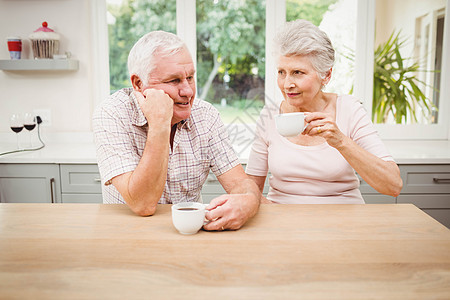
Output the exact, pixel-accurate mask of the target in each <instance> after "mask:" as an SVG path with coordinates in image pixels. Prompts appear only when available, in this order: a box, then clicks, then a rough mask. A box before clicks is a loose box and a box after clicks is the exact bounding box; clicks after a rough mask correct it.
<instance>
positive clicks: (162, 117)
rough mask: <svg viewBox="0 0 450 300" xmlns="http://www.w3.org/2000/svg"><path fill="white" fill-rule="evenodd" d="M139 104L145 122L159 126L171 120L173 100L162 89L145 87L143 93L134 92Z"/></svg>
mask: <svg viewBox="0 0 450 300" xmlns="http://www.w3.org/2000/svg"><path fill="white" fill-rule="evenodd" d="M134 95H135V96H136V98H137V100H138V102H139V106H140V107H141V110H142V112H143V113H144V116H145V118H146V119H147V122H148V123H149V126H150V125H153V126H161V124H167V122H169V126H170V122H171V120H172V115H173V100H172V98H170V97H169V95H167V94H166V93H165V92H164V91H163V90H156V89H152V88H149V89H145V90H144V91H143V93H140V92H136V91H135V92H134Z"/></svg>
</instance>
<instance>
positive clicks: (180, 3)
mask: <svg viewBox="0 0 450 300" xmlns="http://www.w3.org/2000/svg"><path fill="white" fill-rule="evenodd" d="M105 1H107V3H108V5H116V6H117V5H120V3H122V4H123V3H128V4H127V5H128V8H127V9H129V10H131V11H132V12H133V14H132V16H129V17H128V19H127V20H126V22H125V23H124V24H123V26H122V29H121V30H122V32H120V31H117V32H116V37H119V36H121V37H122V39H121V40H115V41H113V40H112V38H111V39H110V48H111V46H112V44H111V43H113V44H114V45H113V46H114V47H117V46H119V47H122V48H121V49H122V50H121V51H118V52H117V53H116V52H114V51H113V50H111V57H110V61H112V60H113V62H112V63H111V64H110V69H111V72H110V73H111V78H110V81H111V90H115V89H117V88H120V87H121V86H123V85H129V84H126V80H128V79H127V78H126V79H125V78H124V77H123V76H126V77H128V72H127V71H126V69H125V71H123V72H119V73H120V74H122V75H113V74H118V72H116V71H115V70H114V68H116V66H115V65H114V64H113V63H117V61H118V60H121V59H123V58H122V57H124V56H127V55H128V51H129V48H130V47H131V45H132V44H133V43H134V42H135V41H136V40H137V38H138V37H139V35H141V34H143V33H144V32H147V31H149V30H154V29H163V30H168V31H171V32H176V33H177V34H178V35H180V36H181V37H182V38H183V40H185V42H186V44H187V45H188V48H189V49H190V51H191V53H192V55H193V59H194V61H195V63H196V66H197V70H198V71H197V76H198V77H197V87H198V92H197V94H198V96H200V95H203V96H204V97H205V99H206V100H208V101H210V102H212V103H213V104H214V105H215V106H216V107H218V109H219V110H220V111H221V114H222V116H223V119H224V120H225V122H227V123H235V124H236V123H239V126H237V127H236V126H235V127H233V126H229V130H230V131H233V130H235V133H236V132H238V131H239V130H241V129H242V128H244V127H245V128H247V129H248V130H249V132H250V133H251V132H252V122H254V121H255V120H256V115H257V114H258V110H259V109H260V107H261V105H262V101H261V96H262V91H263V90H264V94H265V97H264V99H265V100H266V101H267V99H274V100H276V99H281V98H280V97H281V94H280V93H279V91H278V88H277V87H276V72H275V64H274V61H273V58H272V57H271V55H270V53H271V49H272V45H271V43H272V39H273V36H274V34H275V32H276V29H277V28H279V26H280V25H281V24H283V23H284V21H285V20H286V19H287V20H290V19H292V18H299V17H300V18H306V19H308V18H309V19H310V21H313V22H319V27H321V28H322V29H323V30H324V31H325V32H327V34H328V35H329V36H330V38H331V40H332V42H333V44H334V46H335V48H336V51H337V61H336V64H335V67H334V70H333V79H332V81H331V82H330V84H329V85H328V86H327V91H330V92H337V93H348V92H349V91H350V90H351V89H352V87H353V94H355V95H356V96H357V97H359V98H360V99H361V100H362V101H363V103H364V106H365V107H366V109H367V111H368V113H369V114H375V113H376V112H377V111H376V109H377V108H376V107H374V105H373V98H374V96H373V95H374V90H376V89H374V61H375V60H374V59H375V55H376V54H375V51H376V49H377V47H378V46H380V45H382V44H383V42H386V37H387V38H388V37H389V36H390V34H391V33H392V32H394V30H395V32H398V31H400V32H402V36H403V35H404V36H405V37H407V41H408V42H407V43H405V45H408V47H409V48H405V49H403V50H402V51H403V52H402V55H403V56H404V57H409V58H414V59H415V60H411V62H412V63H414V62H416V63H419V64H421V65H420V68H421V69H423V68H425V69H427V70H431V69H433V70H440V71H439V72H425V73H421V72H415V76H416V77H417V78H419V79H420V80H421V81H424V82H425V83H426V85H425V86H421V90H422V91H423V92H424V94H426V95H427V97H428V98H429V99H430V101H431V102H432V103H433V104H434V106H432V109H431V111H430V112H428V114H425V115H424V114H423V111H424V109H425V110H426V107H425V108H424V107H418V108H417V116H420V117H418V120H417V121H412V118H411V117H412V116H411V113H409V112H408V113H407V114H406V116H407V118H406V121H405V120H403V121H402V122H401V123H400V124H397V123H396V122H395V117H394V116H393V115H392V116H389V117H388V118H387V122H383V123H380V124H376V127H377V129H378V131H379V132H380V135H381V137H382V138H384V139H448V138H449V121H448V118H446V117H445V116H447V115H448V114H449V113H450V95H449V93H450V92H449V86H448V84H447V85H446V84H444V82H448V78H449V72H450V61H449V58H448V56H446V55H443V54H445V53H447V52H448V51H449V50H448V49H449V43H450V38H449V36H450V33H449V31H450V29H449V27H450V25H449V22H447V20H445V19H446V18H445V17H446V15H447V14H448V2H449V0H430V1H418V2H417V1H414V0H396V1H388V0H376V1H371V0H358V1H357V0H286V1H277V0H248V1H250V2H251V5H246V6H245V7H242V3H243V2H245V3H247V1H237V0H210V1H209V0H197V1H196V0H165V1H158V0H155V1H149V0H134V1H129V0H122V1H121V0H105ZM311 6H315V7H318V8H319V11H321V13H319V14H315V15H317V16H318V17H317V18H316V17H314V18H313V14H311V13H308V14H306V15H302V13H305V12H306V11H307V9H309V8H310V7H311ZM91 8H92V11H93V17H94V20H95V21H96V22H93V32H94V38H93V41H94V47H95V43H97V46H98V47H95V49H99V50H98V53H96V54H95V55H94V59H95V63H96V64H98V65H96V66H94V70H97V71H96V72H94V73H95V74H94V76H96V78H100V81H101V82H100V83H99V84H98V85H96V86H95V87H94V89H98V90H97V91H94V93H95V94H96V95H102V93H103V94H104V93H105V92H104V91H102V90H101V89H102V86H105V84H103V81H106V79H105V78H108V75H106V76H105V74H104V73H105V70H106V69H107V68H106V67H103V68H102V66H104V65H105V64H104V63H103V61H104V57H105V56H106V57H107V55H105V54H106V53H107V48H105V46H104V45H103V43H102V41H103V40H106V37H107V36H108V31H107V30H105V29H104V27H103V26H106V25H104V24H103V23H105V24H106V17H105V10H106V5H105V2H102V1H92V2H91ZM325 8H326V9H325ZM109 10H110V13H111V15H112V16H113V17H114V19H112V18H109V21H108V24H110V29H111V25H112V24H113V22H118V21H117V18H118V17H117V13H119V14H122V13H125V12H126V11H124V10H123V9H121V10H118V11H116V12H114V8H113V6H109ZM243 14H244V15H243ZM245 14H248V15H245ZM163 16H164V17H163ZM140 18H143V19H144V21H140V20H139V19H140ZM227 18H228V19H227ZM150 20H151V21H150ZM162 20H163V21H162ZM224 20H228V21H227V22H229V23H230V24H233V21H235V20H239V23H238V24H236V22H234V25H233V26H226V25H223V23H221V22H223V21H224ZM115 24H117V23H115ZM316 24H317V23H316ZM127 26H128V27H127ZM208 26H209V27H208ZM111 30H113V29H111ZM212 31H214V32H212ZM375 32H376V36H375ZM250 33H251V34H253V36H254V40H251V39H249V38H248V37H249V34H250ZM264 33H265V36H264ZM219 42H222V45H225V46H223V47H222V48H221V47H219V46H218V45H219V44H220V43H219ZM225 42H226V43H225ZM214 43H216V44H214ZM217 43H218V44H217ZM106 45H108V44H107V43H106ZM264 45H265V46H264ZM127 47H128V48H127ZM227 47H228V48H227ZM230 48H231V49H230ZM105 49H106V52H105ZM353 49H354V50H353ZM352 53H354V58H352V56H353V54H352ZM226 54H228V55H226ZM230 54H231V56H230ZM349 58H350V59H349ZM352 60H354V61H353V62H352ZM119 64H120V63H119ZM215 64H216V65H215ZM122 68H123V66H122ZM214 72H217V73H216V74H215V76H214V77H213V75H214ZM339 72H341V73H339ZM209 75H211V77H213V78H212V79H211V78H210V79H209V80H208V78H209V77H210V76H209ZM446 80H447V81H446ZM208 82H209V83H208ZM241 82H251V85H249V86H248V87H246V88H243V87H241V86H239V85H240V83H241ZM208 84H209V88H208V86H207V85H208ZM429 86H433V87H434V88H431V89H430V88H429ZM427 87H428V88H427ZM252 89H253V90H252ZM100 90H101V91H100ZM250 90H252V92H251V93H250ZM375 98H376V97H375ZM255 99H256V100H255ZM254 100H255V101H254ZM97 101H99V100H97ZM249 104H251V105H252V106H251V107H250V108H251V109H249V107H248V106H247V105H249ZM255 108H256V109H255ZM249 111H251V113H249ZM374 120H375V123H376V119H374ZM236 128H240V129H239V130H237V129H236ZM244 135H246V134H244ZM234 137H236V135H234ZM247 139H248V138H247ZM237 140H239V139H237ZM235 142H236V141H235ZM245 144H246V143H244V146H242V147H247V145H245Z"/></svg>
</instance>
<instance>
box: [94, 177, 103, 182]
mask: <svg viewBox="0 0 450 300" xmlns="http://www.w3.org/2000/svg"><path fill="white" fill-rule="evenodd" d="M94 182H102V179H101V178H94Z"/></svg>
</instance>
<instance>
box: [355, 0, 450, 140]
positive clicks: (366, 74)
mask: <svg viewBox="0 0 450 300" xmlns="http://www.w3.org/2000/svg"><path fill="white" fill-rule="evenodd" d="M449 2H450V0H447V1H446V7H445V16H446V17H445V21H444V41H443V49H442V51H443V53H448V52H449V51H450V23H449V17H450V13H449ZM375 5H376V4H375V1H371V0H360V1H358V9H357V11H358V16H357V33H356V41H357V42H356V45H357V46H356V59H355V92H354V95H355V96H357V97H358V98H359V99H361V100H362V102H363V105H364V107H365V108H366V110H367V112H368V113H369V115H371V113H372V97H373V96H372V95H373V61H374V37H375V12H376V10H375ZM449 79H450V59H449V56H448V55H443V59H442V70H441V91H440V99H441V100H440V109H439V118H438V123H437V124H428V125H421V124H410V125H403V124H375V128H376V129H377V131H378V133H379V134H380V136H381V138H382V139H383V140H449V139H450V122H449V120H448V117H447V116H448V115H449V114H450V90H449V85H448V84H447V85H446V84H445V82H448V80H449Z"/></svg>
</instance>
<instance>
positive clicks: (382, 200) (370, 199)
mask: <svg viewBox="0 0 450 300" xmlns="http://www.w3.org/2000/svg"><path fill="white" fill-rule="evenodd" d="M362 196H363V199H364V202H366V204H394V203H395V197H392V196H387V195H382V194H378V195H375V194H369V195H366V194H362Z"/></svg>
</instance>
